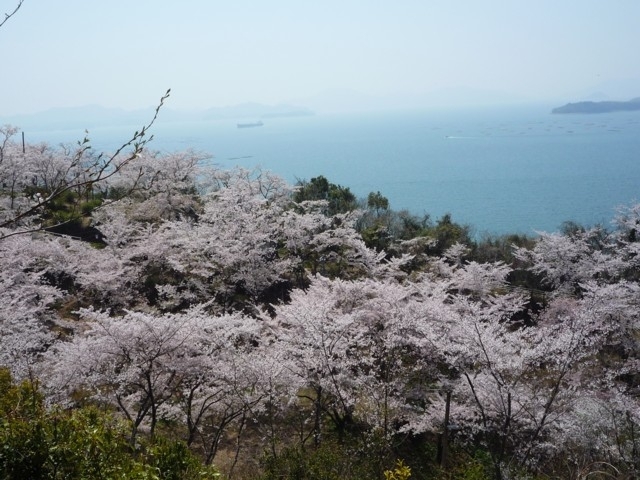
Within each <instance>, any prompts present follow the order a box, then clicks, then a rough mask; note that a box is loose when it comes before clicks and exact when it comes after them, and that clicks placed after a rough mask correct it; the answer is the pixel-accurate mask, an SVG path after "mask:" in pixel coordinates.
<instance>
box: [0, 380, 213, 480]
mask: <svg viewBox="0 0 640 480" xmlns="http://www.w3.org/2000/svg"><path fill="white" fill-rule="evenodd" d="M0 417H1V420H0V479H2V480H14V479H15V480H18V479H20V480H22V479H27V478H28V479H34V480H35V479H58V478H65V479H83V480H84V479H87V480H89V479H96V478H102V479H116V478H118V479H123V478H126V479H154V480H155V479H157V480H179V479H186V480H197V479H205V478H207V479H208V478H214V477H215V476H216V475H217V474H216V473H215V470H214V469H213V468H212V467H205V466H203V465H202V464H201V463H200V461H199V460H198V459H197V458H195V457H194V456H193V454H191V452H190V451H189V450H188V448H187V447H186V445H184V444H183V443H181V442H173V441H169V440H166V439H163V438H157V439H154V441H153V442H152V443H148V444H146V445H145V444H141V445H139V446H137V448H136V449H133V448H132V446H131V445H130V443H129V440H128V436H129V432H130V428H129V426H128V425H127V424H126V423H125V422H123V421H120V420H117V419H116V418H115V417H114V416H113V415H111V414H110V413H108V412H104V411H101V410H99V409H97V408H95V407H84V408H81V409H75V410H70V411H65V410H60V409H54V410H51V411H48V410H47V409H46V408H45V406H44V402H43V399H42V395H41V394H40V393H39V391H38V385H37V382H35V381H25V382H23V383H21V384H19V385H16V384H14V383H13V381H12V379H11V376H10V374H9V372H8V371H7V370H6V369H0Z"/></svg>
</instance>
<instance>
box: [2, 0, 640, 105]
mask: <svg viewBox="0 0 640 480" xmlns="http://www.w3.org/2000/svg"><path fill="white" fill-rule="evenodd" d="M15 3H16V0H0V15H3V13H2V12H8V11H10V10H12V9H13V7H14V6H15ZM639 18H640V1H638V0H597V1H596V0H535V1H532V0H466V1H465V0H387V1H376V0H308V1H307V0H264V1H263V0H254V1H247V0H223V1H219V0H181V1H180V2H177V1H173V2H169V1H163V0H135V1H132V0H108V1H88V0H58V1H52V0H25V3H24V4H23V6H22V8H21V10H20V11H19V12H18V13H17V14H16V15H15V16H14V17H13V18H12V19H10V20H9V21H8V22H7V23H6V24H5V25H4V26H3V27H2V28H0V45H1V51H2V58H1V63H0V85H1V87H2V88H1V89H0V115H11V114H15V113H30V112H35V111H40V110H45V109H48V108H51V107H56V106H80V105H87V104H100V105H103V106H108V107H123V108H127V109H135V108H139V107H147V106H151V105H154V104H155V103H156V101H157V99H158V98H159V97H160V96H161V95H162V94H163V93H164V92H165V91H166V89H167V88H169V87H170V88H171V89H172V96H171V99H170V100H169V104H168V106H169V107H170V108H205V107H210V106H224V105H233V104H237V103H241V102H246V101H257V102H262V103H269V104H273V103H278V102H281V101H288V100H295V99H304V98H305V97H308V96H313V95H315V94H318V93H320V92H323V91H325V90H327V89H335V88H344V89H352V90H355V91H358V92H361V93H363V94H366V95H373V96H388V95H395V94H402V95H413V94H422V93H425V92H430V91H433V90H438V89H443V88H450V87H461V86H465V87H472V88H477V89H489V90H495V91H500V92H505V93H508V94H511V95H513V96H515V97H521V98H524V99H532V100H537V99H550V98H552V99H560V98H563V97H565V96H571V95H576V94H577V93H580V92H583V91H587V90H588V89H589V88H591V87H592V86H595V85H598V84H599V83H601V82H603V81H606V80H609V79H629V78H640V61H638V48H639V47H640V28H638V19H639ZM576 92H577V93H576ZM639 94H640V92H639Z"/></svg>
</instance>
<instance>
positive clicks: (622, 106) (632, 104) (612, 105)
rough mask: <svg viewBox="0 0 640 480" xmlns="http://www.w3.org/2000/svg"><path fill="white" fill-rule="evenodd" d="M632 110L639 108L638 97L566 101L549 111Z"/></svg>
mask: <svg viewBox="0 0 640 480" xmlns="http://www.w3.org/2000/svg"><path fill="white" fill-rule="evenodd" d="M634 110H640V97H636V98H632V99H631V100H628V101H626V102H615V101H610V100H607V101H602V102H576V103H567V104H566V105H563V106H562V107H557V108H554V109H553V110H551V113H609V112H630V111H634Z"/></svg>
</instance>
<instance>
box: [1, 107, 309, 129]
mask: <svg viewBox="0 0 640 480" xmlns="http://www.w3.org/2000/svg"><path fill="white" fill-rule="evenodd" d="M153 112H154V108H152V107H149V108H143V109H138V110H124V109H120V108H106V107H102V106H99V105H85V106H81V107H60V108H52V109H49V110H46V111H43V112H38V113H33V114H26V115H13V116H1V117H0V124H11V125H16V126H19V127H21V128H59V129H71V128H86V129H92V128H96V127H105V126H112V125H140V124H144V123H146V122H148V121H149V119H150V118H152V117H153ZM309 115H314V112H313V111H312V110H310V109H309V108H307V107H301V106H295V105H289V104H278V105H263V104H260V103H243V104H239V105H232V106H226V107H212V108H208V109H204V110H191V111H190V110H179V109H171V108H168V107H163V108H162V110H161V112H160V116H159V119H160V121H162V122H184V121H206V120H216V119H247V118H249V119H260V118H264V119H266V118H277V117H297V116H309Z"/></svg>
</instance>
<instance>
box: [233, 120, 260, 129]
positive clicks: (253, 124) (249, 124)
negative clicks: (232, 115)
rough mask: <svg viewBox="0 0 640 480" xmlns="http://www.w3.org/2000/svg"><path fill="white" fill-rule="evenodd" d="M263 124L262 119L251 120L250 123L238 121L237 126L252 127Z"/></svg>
mask: <svg viewBox="0 0 640 480" xmlns="http://www.w3.org/2000/svg"><path fill="white" fill-rule="evenodd" d="M262 125H264V123H262V121H258V122H252V123H239V124H238V128H252V127H261V126H262Z"/></svg>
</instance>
